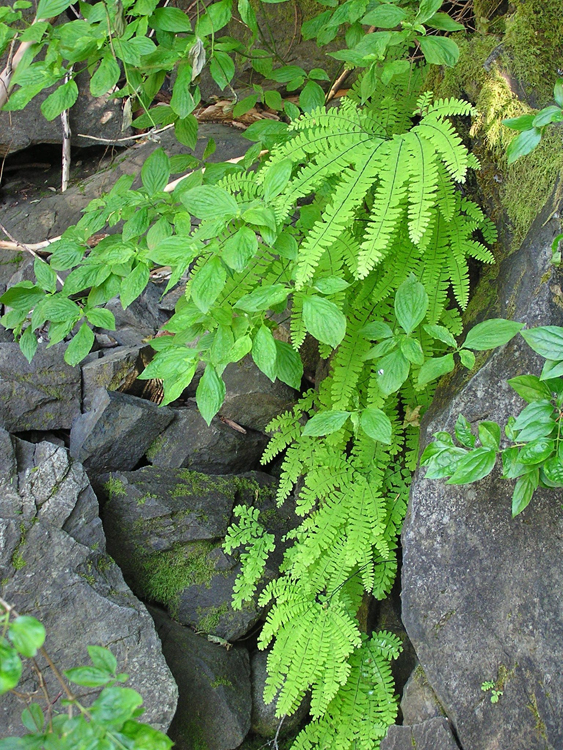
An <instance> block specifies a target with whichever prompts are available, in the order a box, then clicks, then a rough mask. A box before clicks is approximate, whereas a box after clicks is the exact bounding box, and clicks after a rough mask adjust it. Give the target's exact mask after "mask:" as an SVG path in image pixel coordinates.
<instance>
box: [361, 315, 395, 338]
mask: <svg viewBox="0 0 563 750" xmlns="http://www.w3.org/2000/svg"><path fill="white" fill-rule="evenodd" d="M360 333H361V334H362V336H365V337H366V339H373V340H374V341H379V339H388V338H391V336H392V335H393V329H392V328H391V326H389V325H387V323H383V322H382V321H380V320H374V321H373V322H371V323H368V324H367V325H365V326H364V327H363V328H362V329H361V331H360Z"/></svg>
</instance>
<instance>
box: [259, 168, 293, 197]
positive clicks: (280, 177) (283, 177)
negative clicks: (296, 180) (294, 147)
mask: <svg viewBox="0 0 563 750" xmlns="http://www.w3.org/2000/svg"><path fill="white" fill-rule="evenodd" d="M292 168H293V163H292V161H291V160H290V159H282V161H278V162H276V163H275V164H274V165H273V166H272V167H269V168H268V169H267V171H266V176H265V178H264V200H265V201H266V203H270V202H271V201H272V200H273V198H276V197H277V196H278V195H279V194H280V193H281V192H282V190H283V189H284V188H285V186H286V185H287V183H288V182H289V178H290V177H291V170H292Z"/></svg>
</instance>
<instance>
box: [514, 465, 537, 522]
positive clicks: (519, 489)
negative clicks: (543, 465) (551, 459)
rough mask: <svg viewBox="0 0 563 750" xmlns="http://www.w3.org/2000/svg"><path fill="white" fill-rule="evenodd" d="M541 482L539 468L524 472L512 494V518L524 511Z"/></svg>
mask: <svg viewBox="0 0 563 750" xmlns="http://www.w3.org/2000/svg"><path fill="white" fill-rule="evenodd" d="M538 484H539V470H538V469H536V470H535V471H532V472H530V473H529V474H524V476H523V477H520V479H519V480H518V481H517V482H516V486H515V487H514V494H513V495H512V518H514V517H515V516H517V515H518V514H519V513H522V511H523V510H524V508H527V507H528V505H529V504H530V500H531V499H532V496H533V494H534V491H535V490H536V488H537V486H538Z"/></svg>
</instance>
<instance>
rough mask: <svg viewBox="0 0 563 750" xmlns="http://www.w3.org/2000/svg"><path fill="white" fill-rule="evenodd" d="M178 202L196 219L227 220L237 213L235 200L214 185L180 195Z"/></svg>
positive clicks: (193, 189) (201, 186)
mask: <svg viewBox="0 0 563 750" xmlns="http://www.w3.org/2000/svg"><path fill="white" fill-rule="evenodd" d="M180 200H181V201H182V203H183V204H184V206H185V207H186V208H187V209H188V211H189V212H190V213H191V214H192V215H193V216H197V218H198V219H225V220H228V219H230V218H232V217H233V216H235V215H236V214H237V212H238V205H237V202H236V200H235V199H234V198H233V196H232V195H231V194H230V193H227V191H226V190H223V189H222V188H220V187H217V186H216V185H200V186H199V187H195V188H192V189H191V190H187V191H186V192H185V193H182V195H181V196H180Z"/></svg>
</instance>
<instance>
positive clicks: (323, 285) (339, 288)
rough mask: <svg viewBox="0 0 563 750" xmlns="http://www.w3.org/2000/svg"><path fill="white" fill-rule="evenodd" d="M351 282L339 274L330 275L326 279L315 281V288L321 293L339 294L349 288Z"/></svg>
mask: <svg viewBox="0 0 563 750" xmlns="http://www.w3.org/2000/svg"><path fill="white" fill-rule="evenodd" d="M349 286H350V284H349V283H348V282H347V281H345V280H344V279H340V278H339V277H338V276H328V277H327V278H325V279H319V280H318V281H315V289H316V290H317V292H320V293H321V294H326V295H331V294H338V292H343V291H344V290H345V289H348V287H349Z"/></svg>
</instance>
